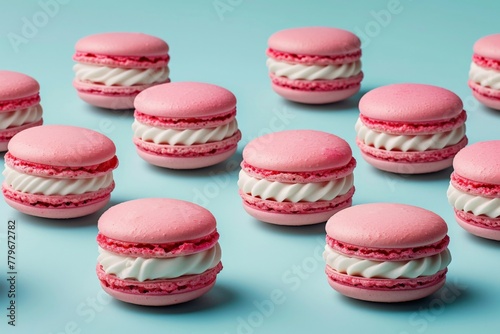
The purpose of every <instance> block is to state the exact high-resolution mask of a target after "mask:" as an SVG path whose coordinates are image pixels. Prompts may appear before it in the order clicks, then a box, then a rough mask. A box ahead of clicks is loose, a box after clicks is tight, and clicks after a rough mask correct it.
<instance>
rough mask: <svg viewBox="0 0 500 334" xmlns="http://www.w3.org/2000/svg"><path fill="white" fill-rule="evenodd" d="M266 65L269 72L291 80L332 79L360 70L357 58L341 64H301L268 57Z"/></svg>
mask: <svg viewBox="0 0 500 334" xmlns="http://www.w3.org/2000/svg"><path fill="white" fill-rule="evenodd" d="M266 65H267V67H268V68H269V72H271V73H274V74H275V75H277V76H280V77H287V78H289V79H292V80H297V79H303V80H333V79H338V78H348V77H352V76H355V75H357V74H359V73H360V72H361V61H359V60H357V61H355V62H352V63H348V64H342V65H303V64H291V63H287V62H282V61H278V60H276V59H273V58H268V59H267V62H266Z"/></svg>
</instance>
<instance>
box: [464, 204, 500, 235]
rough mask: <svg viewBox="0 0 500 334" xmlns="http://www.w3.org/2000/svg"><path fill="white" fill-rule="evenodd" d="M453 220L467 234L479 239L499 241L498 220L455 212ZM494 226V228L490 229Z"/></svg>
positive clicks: (499, 228)
mask: <svg viewBox="0 0 500 334" xmlns="http://www.w3.org/2000/svg"><path fill="white" fill-rule="evenodd" d="M455 220H456V221H457V223H458V225H460V226H461V227H462V228H463V229H464V230H466V231H467V232H469V233H471V234H474V235H476V236H478V237H481V238H486V239H491V240H497V241H500V219H498V218H497V219H494V218H488V217H477V216H474V215H473V214H470V213H467V212H463V211H457V210H455ZM493 226H495V227H496V228H492V227H493Z"/></svg>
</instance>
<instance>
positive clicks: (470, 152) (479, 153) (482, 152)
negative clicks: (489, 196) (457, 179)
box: [453, 140, 500, 185]
mask: <svg viewBox="0 0 500 334" xmlns="http://www.w3.org/2000/svg"><path fill="white" fill-rule="evenodd" d="M499 151H500V140H491V141H484V142H478V143H474V144H472V145H469V146H467V147H465V148H463V149H462V150H460V151H459V152H458V153H457V155H456V156H455V158H454V159H453V168H454V170H455V172H456V173H457V174H458V175H460V176H462V177H465V178H467V179H469V180H473V181H479V182H484V183H489V184H495V185H500V155H498V154H497V153H498V152H499Z"/></svg>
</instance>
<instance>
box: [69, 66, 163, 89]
mask: <svg viewBox="0 0 500 334" xmlns="http://www.w3.org/2000/svg"><path fill="white" fill-rule="evenodd" d="M73 71H74V72H75V76H76V79H77V80H79V81H88V82H93V83H98V84H104V85H106V86H134V85H150V84H153V83H158V82H165V81H166V80H167V79H168V76H169V74H170V71H169V68H168V66H166V67H160V68H145V69H142V68H119V67H107V66H99V65H90V64H81V63H77V64H75V65H74V66H73Z"/></svg>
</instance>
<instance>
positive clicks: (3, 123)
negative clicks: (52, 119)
mask: <svg viewBox="0 0 500 334" xmlns="http://www.w3.org/2000/svg"><path fill="white" fill-rule="evenodd" d="M42 113H43V109H42V106H41V105H40V104H37V105H34V106H31V107H28V108H24V109H19V110H14V111H9V112H0V129H1V130H3V129H8V128H9V127H12V126H21V125H24V124H28V123H34V122H38V121H39V120H41V119H42Z"/></svg>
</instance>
